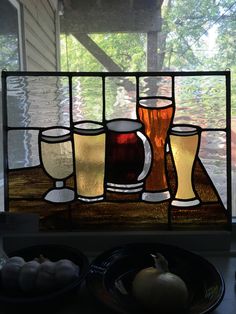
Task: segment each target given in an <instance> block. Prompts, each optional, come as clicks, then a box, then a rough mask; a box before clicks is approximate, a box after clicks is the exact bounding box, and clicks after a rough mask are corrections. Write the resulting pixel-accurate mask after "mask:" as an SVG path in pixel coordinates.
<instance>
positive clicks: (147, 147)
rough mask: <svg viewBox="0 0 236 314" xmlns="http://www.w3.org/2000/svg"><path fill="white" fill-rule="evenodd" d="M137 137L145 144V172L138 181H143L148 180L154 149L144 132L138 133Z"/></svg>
mask: <svg viewBox="0 0 236 314" xmlns="http://www.w3.org/2000/svg"><path fill="white" fill-rule="evenodd" d="M137 135H138V137H139V138H140V139H141V141H142V142H143V147H144V164H143V171H142V172H141V173H140V175H139V176H138V181H141V180H143V179H145V178H146V176H147V175H148V172H149V170H150V167H151V163H152V148H151V145H150V143H149V140H148V138H147V137H146V136H145V135H144V134H143V133H142V132H140V131H137Z"/></svg>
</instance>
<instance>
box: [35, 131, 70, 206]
mask: <svg viewBox="0 0 236 314" xmlns="http://www.w3.org/2000/svg"><path fill="white" fill-rule="evenodd" d="M39 150H40V159H41V163H42V165H43V168H44V170H45V172H46V173H47V174H48V175H49V176H50V177H51V178H52V179H54V182H55V187H54V188H53V189H50V190H49V191H48V192H47V193H46V195H45V200H47V201H50V202H53V203H65V202H70V201H73V200H74V191H73V189H71V188H67V187H65V183H64V182H65V180H66V179H67V178H69V177H70V176H71V175H72V173H73V158H72V142H71V135H70V130H69V129H67V128H63V127H53V128H48V129H46V130H43V131H40V132H39Z"/></svg>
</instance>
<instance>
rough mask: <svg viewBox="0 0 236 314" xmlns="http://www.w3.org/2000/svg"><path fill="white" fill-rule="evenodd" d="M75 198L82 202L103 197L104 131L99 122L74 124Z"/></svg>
mask: <svg viewBox="0 0 236 314" xmlns="http://www.w3.org/2000/svg"><path fill="white" fill-rule="evenodd" d="M73 137H74V156H75V171H76V191H77V198H78V199H79V200H81V201H84V202H97V201H101V200H103V199H104V175H105V131H104V127H103V125H102V124H101V123H98V122H79V123H76V124H75V125H74V135H73Z"/></svg>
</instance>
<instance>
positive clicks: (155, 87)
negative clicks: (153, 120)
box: [139, 76, 172, 97]
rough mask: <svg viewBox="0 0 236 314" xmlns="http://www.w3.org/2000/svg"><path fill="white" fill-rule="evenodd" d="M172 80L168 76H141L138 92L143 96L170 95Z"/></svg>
mask: <svg viewBox="0 0 236 314" xmlns="http://www.w3.org/2000/svg"><path fill="white" fill-rule="evenodd" d="M171 88H172V81H171V77H169V76H162V77H155V76H153V77H152V76H149V77H142V78H140V83H139V94H140V96H141V97H145V96H165V97H171V96H172V90H171Z"/></svg>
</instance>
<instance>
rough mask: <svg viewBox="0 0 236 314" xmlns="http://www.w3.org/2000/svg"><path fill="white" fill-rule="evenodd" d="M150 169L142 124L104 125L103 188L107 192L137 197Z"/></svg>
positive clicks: (113, 122)
mask: <svg viewBox="0 0 236 314" xmlns="http://www.w3.org/2000/svg"><path fill="white" fill-rule="evenodd" d="M150 165H151V147H150V143H149V140H148V138H147V137H146V136H145V134H144V132H143V124H142V123H141V122H139V121H137V120H132V119H114V120H110V121H109V122H108V123H107V145H106V181H107V182H106V188H107V191H110V192H118V193H139V192H141V191H142V190H143V184H144V179H145V178H146V176H147V174H148V172H149V169H150Z"/></svg>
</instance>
